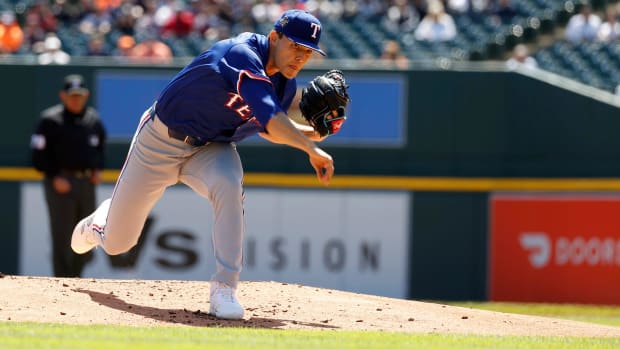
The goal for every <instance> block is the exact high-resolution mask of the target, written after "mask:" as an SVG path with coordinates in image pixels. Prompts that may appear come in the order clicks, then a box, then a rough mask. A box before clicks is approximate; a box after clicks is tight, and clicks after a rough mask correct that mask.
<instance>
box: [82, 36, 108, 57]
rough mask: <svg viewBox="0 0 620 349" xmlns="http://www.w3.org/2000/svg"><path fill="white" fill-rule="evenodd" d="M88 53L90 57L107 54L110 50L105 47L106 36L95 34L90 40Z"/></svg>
mask: <svg viewBox="0 0 620 349" xmlns="http://www.w3.org/2000/svg"><path fill="white" fill-rule="evenodd" d="M86 54H87V55H88V56H90V57H97V56H107V55H108V52H107V50H106V47H105V37H104V36H103V35H93V36H92V37H91V38H90V40H88V50H87V52H86Z"/></svg>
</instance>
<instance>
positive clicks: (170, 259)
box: [20, 183, 411, 298]
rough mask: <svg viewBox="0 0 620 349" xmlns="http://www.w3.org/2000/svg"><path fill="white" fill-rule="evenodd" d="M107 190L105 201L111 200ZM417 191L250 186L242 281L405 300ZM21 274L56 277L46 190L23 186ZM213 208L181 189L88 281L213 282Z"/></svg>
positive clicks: (99, 261)
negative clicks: (412, 210)
mask: <svg viewBox="0 0 620 349" xmlns="http://www.w3.org/2000/svg"><path fill="white" fill-rule="evenodd" d="M112 189H113V187H112V185H102V186H100V187H99V189H98V193H97V195H98V198H99V199H100V201H101V200H103V199H104V198H107V197H109V196H110V194H111V192H112ZM410 195H411V194H410V193H408V192H398V191H363V190H329V189H327V190H304V189H273V188H264V189H263V188H246V195H245V196H246V201H245V218H246V223H247V224H246V227H247V228H246V229H247V230H246V238H245V248H244V269H243V271H242V273H241V280H242V281H245V280H272V281H279V282H288V283H299V284H304V285H312V286H317V287H325V288H333V289H339V290H345V291H352V292H360V293H367V294H376V295H381V296H388V297H397V298H405V297H407V293H408V275H409V271H408V264H409V258H408V250H409V238H408V234H409V230H410V226H411V224H410V222H409V212H410V203H411V200H410ZM21 205H22V207H21V218H20V219H21V236H20V238H21V241H20V249H21V251H20V274H22V275H34V276H51V275H52V266H51V239H50V234H49V224H48V214H47V209H46V206H45V201H44V196H43V187H42V185H41V184H40V183H24V184H22V197H21ZM212 223H213V217H212V210H211V206H210V204H209V202H208V201H207V200H206V199H204V198H202V197H200V196H198V195H197V194H196V193H194V192H193V191H191V190H190V189H189V188H187V187H185V186H182V185H178V186H174V187H172V188H170V189H168V190H167V191H166V193H165V194H164V196H163V197H162V198H161V200H160V201H159V202H158V203H157V205H156V206H155V207H154V209H153V210H152V212H151V215H150V216H149V219H148V221H147V224H146V225H145V229H144V232H143V236H142V241H141V243H140V244H139V245H138V246H136V247H134V248H133V249H132V251H130V252H129V253H127V254H126V255H122V256H119V257H115V258H110V257H109V256H107V255H106V254H105V253H104V252H103V251H102V250H101V249H97V250H96V251H95V255H94V258H93V260H92V261H91V262H90V263H89V264H88V265H87V266H86V269H85V270H84V273H83V277H97V278H113V279H175V280H209V279H210V277H211V274H213V272H214V270H215V264H214V258H213V251H212V245H211V227H212Z"/></svg>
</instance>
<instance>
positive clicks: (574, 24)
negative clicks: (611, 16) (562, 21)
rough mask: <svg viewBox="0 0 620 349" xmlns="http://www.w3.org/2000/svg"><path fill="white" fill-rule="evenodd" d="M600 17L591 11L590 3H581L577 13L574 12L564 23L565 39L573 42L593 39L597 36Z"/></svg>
mask: <svg viewBox="0 0 620 349" xmlns="http://www.w3.org/2000/svg"><path fill="white" fill-rule="evenodd" d="M600 26H601V18H600V17H599V16H597V15H596V14H593V13H592V8H591V7H590V4H587V3H585V4H583V5H582V6H581V9H580V11H579V13H577V14H574V15H573V16H572V17H571V18H570V19H569V20H568V24H567V25H566V32H565V35H566V39H567V40H569V41H570V42H572V43H573V44H578V43H580V42H584V41H594V40H596V38H597V33H598V30H599V27H600Z"/></svg>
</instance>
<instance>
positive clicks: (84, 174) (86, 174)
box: [59, 169, 93, 179]
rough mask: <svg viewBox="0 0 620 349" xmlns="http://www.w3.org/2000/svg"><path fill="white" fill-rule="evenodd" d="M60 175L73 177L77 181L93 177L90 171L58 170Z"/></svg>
mask: <svg viewBox="0 0 620 349" xmlns="http://www.w3.org/2000/svg"><path fill="white" fill-rule="evenodd" d="M59 173H60V174H61V175H63V176H65V177H73V178H78V179H83V178H90V177H92V175H93V171H92V170H91V169H86V170H60V172H59Z"/></svg>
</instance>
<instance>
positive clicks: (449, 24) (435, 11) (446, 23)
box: [415, 0, 456, 42]
mask: <svg viewBox="0 0 620 349" xmlns="http://www.w3.org/2000/svg"><path fill="white" fill-rule="evenodd" d="M455 37H456V25H455V24H454V19H452V16H450V15H449V14H447V13H446V12H445V10H444V7H443V4H442V3H441V1H439V0H431V2H430V3H429V4H428V13H427V14H426V16H425V17H424V18H423V19H422V21H421V22H420V25H419V26H418V28H417V29H416V31H415V38H416V40H421V41H422V40H423V41H433V42H436V41H449V40H453V39H454V38H455Z"/></svg>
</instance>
